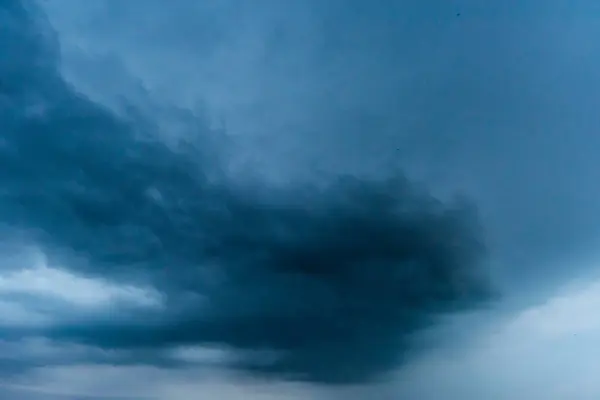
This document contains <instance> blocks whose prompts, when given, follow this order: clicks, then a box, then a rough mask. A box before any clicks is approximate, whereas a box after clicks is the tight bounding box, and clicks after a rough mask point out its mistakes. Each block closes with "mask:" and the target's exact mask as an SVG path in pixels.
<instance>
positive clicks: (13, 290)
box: [0, 254, 161, 308]
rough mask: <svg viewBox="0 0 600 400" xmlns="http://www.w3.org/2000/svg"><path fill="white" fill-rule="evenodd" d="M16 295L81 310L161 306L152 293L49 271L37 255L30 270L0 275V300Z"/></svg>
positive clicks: (27, 268)
mask: <svg viewBox="0 0 600 400" xmlns="http://www.w3.org/2000/svg"><path fill="white" fill-rule="evenodd" d="M17 295H26V296H28V297H35V298H39V299H44V298H50V299H55V300H62V301H65V302H67V303H69V304H71V305H74V306H77V307H83V308H99V307H106V306H108V305H110V304H113V303H127V304H130V305H135V306H142V307H155V306H159V305H160V303H161V298H160V295H159V294H158V293H156V292H155V291H153V290H150V289H145V288H139V287H135V286H132V285H120V284H117V283H112V282H109V281H108V280H101V279H92V278H88V277H83V276H78V275H76V274H74V273H72V272H69V271H67V270H66V269H59V268H55V267H49V266H48V265H47V263H46V259H45V257H44V256H43V255H41V254H40V255H39V256H38V257H36V261H35V263H34V264H33V265H32V266H28V267H26V268H22V269H11V270H10V271H8V272H6V273H4V274H0V299H1V298H2V297H5V298H9V297H11V296H17ZM0 304H1V303H0Z"/></svg>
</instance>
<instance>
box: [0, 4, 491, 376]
mask: <svg viewBox="0 0 600 400" xmlns="http://www.w3.org/2000/svg"><path fill="white" fill-rule="evenodd" d="M24 4H25V3H23V2H21V1H17V0H2V1H1V2H0V8H1V10H0V125H1V127H2V128H1V137H0V140H1V142H0V179H1V182H2V186H1V187H2V194H1V198H0V218H1V221H2V236H3V238H8V237H11V238H14V237H16V236H15V235H17V233H18V234H19V235H20V236H18V237H19V238H22V240H27V241H31V242H35V243H37V244H39V245H40V246H41V247H42V248H43V249H44V250H45V252H46V253H48V254H49V255H50V261H51V262H59V261H60V262H61V263H62V264H63V265H66V266H69V267H71V268H76V269H77V270H78V271H79V272H80V273H85V274H88V275H91V276H103V277H111V278H114V279H119V280H127V281H130V280H131V281H144V282H145V283H151V284H152V285H153V286H154V287H156V288H157V289H158V290H160V291H161V292H162V293H164V295H165V299H166V300H165V307H164V309H162V310H161V311H156V312H152V313H149V314H146V313H144V314H141V313H140V314H127V315H126V318H125V317H124V318H118V317H117V316H115V317H114V318H113V319H111V320H110V321H104V320H100V319H98V320H95V321H94V322H90V321H89V320H86V321H85V322H81V321H74V322H72V323H65V324H61V325H58V326H54V327H52V328H51V329H48V330H47V331H45V332H44V334H45V335H47V336H49V337H52V338H53V339H57V340H63V341H75V342H82V343H88V344H92V345H95V346H100V347H104V348H112V349H120V350H123V351H124V352H128V351H138V350H139V351H140V352H143V353H144V352H145V353H146V354H147V351H148V350H156V352H157V354H159V353H160V351H161V350H164V349H167V348H170V347H171V346H176V345H194V344H198V345H223V346H226V347H228V348H231V349H233V350H234V352H235V354H237V355H238V356H239V357H236V358H235V359H234V361H233V362H232V365H231V367H233V368H241V369H242V370H243V371H246V372H253V373H259V374H266V375H267V376H272V377H276V378H286V379H287V378H290V379H292V378H293V379H301V380H309V381H316V382H326V383H349V382H362V381H365V380H370V379H372V378H377V377H380V376H381V375H382V374H384V373H386V372H389V371H391V370H392V369H393V368H394V367H396V366H398V365H400V364H401V362H402V359H403V357H404V356H405V355H406V354H407V352H408V351H409V350H410V348H411V346H410V345H409V342H410V336H411V334H413V333H414V332H416V331H418V329H420V328H423V327H426V326H429V325H430V324H432V323H433V320H434V318H435V317H436V316H437V315H439V314H441V313H446V312H452V311H455V310H460V309H465V308H469V307H474V306H476V305H477V304H480V302H481V301H483V300H485V299H486V298H487V296H488V295H489V286H488V282H487V278H486V274H485V270H484V268H483V265H484V263H483V261H484V260H483V255H484V243H483V235H482V232H481V228H480V226H479V223H478V220H477V216H476V213H475V210H474V208H473V206H472V205H471V204H469V203H468V202H466V201H462V200H461V201H456V202H449V203H444V202H441V201H439V200H437V199H436V198H434V197H432V196H431V195H429V194H428V193H427V191H426V190H424V189H423V188H422V187H420V186H419V185H415V184H413V183H411V182H409V181H407V180H406V179H405V178H403V177H402V176H396V177H392V178H389V179H380V180H376V181H371V180H369V181H366V180H363V179H361V178H360V177H354V176H348V177H340V176H329V177H328V178H327V179H323V180H322V181H321V182H320V183H318V184H317V183H312V184H309V183H306V182H305V183H298V182H297V183H286V184H285V185H279V186H277V187H275V186H274V185H266V184H264V183H260V181H259V180H257V179H253V180H250V179H249V180H246V181H243V182H242V183H240V180H239V179H233V178H231V177H229V176H228V174H226V173H225V172H224V171H225V168H223V159H224V158H225V153H226V152H225V148H226V145H225V144H223V143H224V142H225V139H224V138H223V139H221V138H220V137H219V133H218V132H215V131H213V130H211V129H209V128H208V125H207V124H205V123H204V122H202V118H201V117H198V116H195V115H192V114H191V113H190V112H187V111H186V112H184V111H182V110H178V109H167V110H164V109H161V110H160V113H158V112H156V113H153V116H154V117H155V119H160V118H161V116H162V115H168V116H169V118H171V119H172V120H173V121H176V122H177V123H178V124H180V125H181V126H183V127H184V128H185V129H186V130H187V131H188V132H190V135H192V136H186V138H187V140H177V141H173V142H171V143H167V142H166V141H165V140H164V135H162V132H161V124H160V123H159V122H160V121H159V122H156V121H154V120H153V119H152V118H149V115H147V114H145V113H141V112H136V111H135V110H129V111H127V112H123V113H121V114H119V115H117V114H115V113H114V112H111V111H109V110H108V109H106V108H103V107H102V106H100V105H98V104H95V103H94V102H92V101H91V100H89V99H87V98H86V97H85V96H83V95H81V94H79V93H77V92H76V91H75V90H74V89H73V88H72V87H70V86H69V85H68V84H67V83H65V81H64V80H63V79H61V77H60V74H59V72H58V63H59V60H58V55H57V54H56V52H55V50H56V43H54V39H53V37H52V35H50V34H49V32H50V30H49V29H48V28H47V27H46V25H45V22H44V20H43V18H41V16H38V15H37V14H36V13H37V11H36V10H33V9H30V8H31V7H30V6H29V5H27V6H26V5H24ZM27 4H29V3H27ZM190 137H193V140H191V139H190ZM222 149H223V150H222ZM124 314H125V311H124ZM9 333H10V332H9V331H8V330H7V331H6V332H0V334H3V335H6V336H8V335H9ZM38 334H39V332H38ZM263 350H264V351H267V352H271V353H272V354H274V356H273V357H266V356H265V355H264V354H265V353H264V352H262V351H263Z"/></svg>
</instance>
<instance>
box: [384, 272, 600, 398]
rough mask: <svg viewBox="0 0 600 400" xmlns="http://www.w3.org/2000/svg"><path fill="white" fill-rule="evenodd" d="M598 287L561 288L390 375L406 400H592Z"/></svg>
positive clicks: (597, 388) (598, 355)
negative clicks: (461, 344) (462, 343)
mask: <svg viewBox="0 0 600 400" xmlns="http://www.w3.org/2000/svg"><path fill="white" fill-rule="evenodd" d="M598 306H600V281H593V282H588V283H581V282H579V283H577V284H575V285H569V287H568V289H566V290H565V291H563V292H562V293H560V294H559V295H557V296H555V297H552V298H550V299H548V300H547V301H546V302H545V303H543V304H540V305H536V306H532V307H529V308H527V309H525V310H522V311H519V312H517V313H516V314H515V315H513V316H512V317H509V318H506V316H498V318H497V319H496V323H494V324H492V326H489V327H488V328H489V329H486V330H484V333H483V334H480V335H477V337H476V338H474V339H473V340H472V341H471V342H470V343H469V345H468V346H467V347H466V348H460V349H456V348H454V349H443V350H433V351H431V352H430V354H428V355H427V356H424V357H422V358H421V359H420V360H419V361H418V362H416V363H414V364H413V365H411V367H410V368H408V369H406V370H405V371H403V372H401V373H400V374H399V375H398V381H396V382H395V383H394V385H393V386H394V387H396V388H399V389H398V390H400V389H401V390H402V391H407V390H408V391H409V392H410V394H411V395H412V396H413V398H420V399H424V400H429V399H438V398H439V396H440V393H443V394H444V398H446V399H448V400H454V399H457V400H458V399H475V398H482V399H483V398H485V399H489V400H515V399H530V398H539V399H547V400H570V399H578V400H586V399H589V400H592V399H594V400H595V399H598V398H600V381H599V380H598V379H597V376H598V360H599V359H600V320H599V319H598V310H599V307H598Z"/></svg>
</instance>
